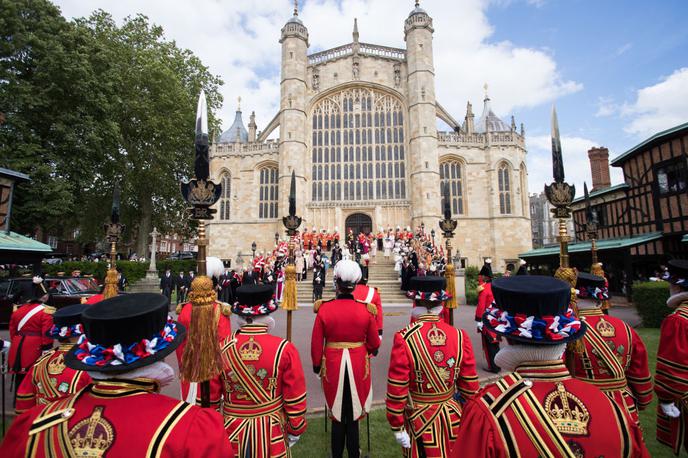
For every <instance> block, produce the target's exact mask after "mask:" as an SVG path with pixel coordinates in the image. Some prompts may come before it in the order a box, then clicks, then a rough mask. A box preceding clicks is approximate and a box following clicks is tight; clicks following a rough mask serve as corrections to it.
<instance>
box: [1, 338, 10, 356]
mask: <svg viewBox="0 0 688 458" xmlns="http://www.w3.org/2000/svg"><path fill="white" fill-rule="evenodd" d="M9 352H10V341H9V340H3V341H2V348H0V353H9Z"/></svg>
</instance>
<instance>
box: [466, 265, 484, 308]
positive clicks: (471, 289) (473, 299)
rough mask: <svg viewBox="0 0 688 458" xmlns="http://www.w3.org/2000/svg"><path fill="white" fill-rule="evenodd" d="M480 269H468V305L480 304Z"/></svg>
mask: <svg viewBox="0 0 688 458" xmlns="http://www.w3.org/2000/svg"><path fill="white" fill-rule="evenodd" d="M479 271H480V269H478V268H477V267H475V266H467V267H466V271H465V272H466V273H465V275H466V277H465V278H466V304H468V305H477V304H478V291H477V288H478V272H479Z"/></svg>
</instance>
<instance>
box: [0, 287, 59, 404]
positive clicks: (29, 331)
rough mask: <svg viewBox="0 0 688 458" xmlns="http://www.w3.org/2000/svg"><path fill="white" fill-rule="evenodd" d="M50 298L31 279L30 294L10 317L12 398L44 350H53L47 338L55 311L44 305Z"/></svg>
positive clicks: (51, 342)
mask: <svg viewBox="0 0 688 458" xmlns="http://www.w3.org/2000/svg"><path fill="white" fill-rule="evenodd" d="M49 298H50V295H49V294H48V293H47V292H46V290H45V288H44V287H43V279H42V278H41V277H38V276H36V277H33V294H32V295H31V297H30V298H29V300H28V301H26V302H25V303H24V304H22V305H20V306H18V307H16V308H15V309H14V310H13V311H12V315H11V316H10V325H9V331H10V344H11V346H10V352H9V355H8V360H7V361H8V364H7V367H8V368H9V370H10V372H11V373H12V374H14V386H15V396H16V393H17V391H16V390H17V388H18V387H19V386H20V385H21V383H22V380H23V379H24V377H25V376H26V373H27V372H28V371H29V368H30V367H31V366H32V365H33V364H34V363H35V362H36V361H37V360H38V358H39V357H40V356H41V353H42V352H43V351H47V350H50V349H52V346H53V338H52V337H49V336H48V335H47V332H48V331H50V328H52V326H53V317H52V314H53V313H55V309H54V308H53V307H51V306H49V305H47V304H46V302H48V301H49Z"/></svg>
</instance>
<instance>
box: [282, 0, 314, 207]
mask: <svg viewBox="0 0 688 458" xmlns="http://www.w3.org/2000/svg"><path fill="white" fill-rule="evenodd" d="M280 43H281V44H282V81H281V84H280V145H279V188H278V189H279V191H278V193H279V209H278V213H279V214H286V212H287V209H288V208H289V185H290V180H291V172H292V170H294V171H295V172H296V189H297V196H296V204H297V208H296V212H297V214H299V215H304V214H305V213H304V212H305V208H304V205H305V203H306V199H307V193H306V178H305V177H306V163H307V160H306V158H307V151H306V122H307V118H306V91H307V88H306V70H307V67H308V29H307V28H306V26H304V25H303V22H302V21H301V19H299V11H298V4H297V3H296V2H295V5H294V15H293V16H292V17H291V18H290V19H289V20H288V21H287V23H286V24H285V25H284V27H283V28H282V36H281V39H280Z"/></svg>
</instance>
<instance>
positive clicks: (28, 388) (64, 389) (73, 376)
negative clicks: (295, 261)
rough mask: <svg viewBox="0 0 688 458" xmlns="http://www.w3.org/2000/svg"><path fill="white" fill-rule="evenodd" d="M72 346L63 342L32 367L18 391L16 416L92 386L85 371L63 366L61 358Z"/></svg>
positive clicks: (62, 358)
mask: <svg viewBox="0 0 688 458" xmlns="http://www.w3.org/2000/svg"><path fill="white" fill-rule="evenodd" d="M72 346H73V344H71V343H64V344H62V345H60V347H59V348H56V349H55V350H52V351H50V352H48V353H46V354H45V355H44V356H42V357H41V358H40V359H39V360H38V361H37V362H36V364H34V365H33V366H31V369H29V372H28V374H27V375H26V377H24V380H23V381H22V383H21V385H19V388H17V406H16V408H15V410H16V412H17V414H20V413H23V412H26V411H27V410H29V409H31V408H32V407H35V406H36V405H43V406H44V405H46V404H49V403H51V402H53V401H57V400H58V399H61V398H65V397H67V396H69V395H71V394H74V393H76V392H77V391H79V390H81V389H82V388H84V387H85V386H86V385H88V384H89V383H91V377H90V376H89V375H88V374H87V373H86V372H83V371H77V370H74V369H70V368H69V367H67V366H65V364H64V355H65V353H67V352H68V351H69V350H70V349H71V348H72Z"/></svg>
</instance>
